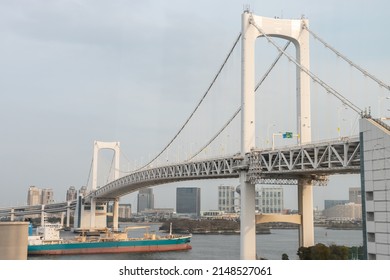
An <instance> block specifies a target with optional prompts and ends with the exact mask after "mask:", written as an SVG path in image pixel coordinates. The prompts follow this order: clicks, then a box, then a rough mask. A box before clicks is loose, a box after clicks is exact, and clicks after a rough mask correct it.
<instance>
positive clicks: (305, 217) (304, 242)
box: [298, 179, 314, 247]
mask: <svg viewBox="0 0 390 280" xmlns="http://www.w3.org/2000/svg"><path fill="white" fill-rule="evenodd" d="M298 211H299V214H300V215H301V219H302V221H301V224H300V225H299V246H300V247H301V246H303V247H309V246H313V245H314V224H313V220H314V217H313V185H312V182H311V180H308V179H299V180H298Z"/></svg>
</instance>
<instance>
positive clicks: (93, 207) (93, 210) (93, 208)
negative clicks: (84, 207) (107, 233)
mask: <svg viewBox="0 0 390 280" xmlns="http://www.w3.org/2000/svg"><path fill="white" fill-rule="evenodd" d="M95 216H96V200H95V199H94V198H91V210H90V217H89V218H90V221H91V222H90V224H89V229H90V230H91V231H94V230H95V227H96V226H95Z"/></svg>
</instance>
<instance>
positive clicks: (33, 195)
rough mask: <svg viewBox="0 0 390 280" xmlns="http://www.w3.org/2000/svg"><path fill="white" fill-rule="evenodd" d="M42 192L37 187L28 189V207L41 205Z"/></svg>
mask: <svg viewBox="0 0 390 280" xmlns="http://www.w3.org/2000/svg"><path fill="white" fill-rule="evenodd" d="M41 201H42V199H41V190H40V189H39V188H37V187H35V186H31V187H29V188H28V193H27V205H30V206H32V205H39V204H41Z"/></svg>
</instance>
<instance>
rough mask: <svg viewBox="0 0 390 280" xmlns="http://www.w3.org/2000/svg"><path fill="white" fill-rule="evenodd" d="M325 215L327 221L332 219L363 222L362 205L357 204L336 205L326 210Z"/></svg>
mask: <svg viewBox="0 0 390 280" xmlns="http://www.w3.org/2000/svg"><path fill="white" fill-rule="evenodd" d="M323 215H324V216H325V217H326V218H327V219H332V220H361V219H362V205H361V204H355V203H347V204H344V205H336V206H333V207H330V208H327V209H325V210H324V211H323Z"/></svg>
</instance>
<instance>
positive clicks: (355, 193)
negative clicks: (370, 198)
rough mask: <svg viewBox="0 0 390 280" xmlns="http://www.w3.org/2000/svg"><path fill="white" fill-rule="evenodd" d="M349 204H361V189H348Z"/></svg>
mask: <svg viewBox="0 0 390 280" xmlns="http://www.w3.org/2000/svg"><path fill="white" fill-rule="evenodd" d="M349 202H352V203H355V204H362V189H361V188H349Z"/></svg>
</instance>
